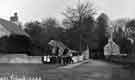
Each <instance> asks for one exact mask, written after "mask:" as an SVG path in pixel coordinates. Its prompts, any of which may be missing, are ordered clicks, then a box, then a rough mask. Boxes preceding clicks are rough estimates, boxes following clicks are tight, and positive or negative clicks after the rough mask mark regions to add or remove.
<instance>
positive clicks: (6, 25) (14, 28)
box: [0, 18, 29, 37]
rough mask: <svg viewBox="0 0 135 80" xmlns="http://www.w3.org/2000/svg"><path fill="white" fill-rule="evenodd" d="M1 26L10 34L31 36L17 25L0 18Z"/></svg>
mask: <svg viewBox="0 0 135 80" xmlns="http://www.w3.org/2000/svg"><path fill="white" fill-rule="evenodd" d="M0 25H1V26H3V27H4V28H5V29H6V30H7V31H8V32H9V33H10V34H16V35H24V36H27V37H29V35H28V34H27V33H26V32H25V31H24V30H23V29H21V28H20V27H19V26H17V24H15V23H12V22H10V21H7V20H4V19H1V18H0Z"/></svg>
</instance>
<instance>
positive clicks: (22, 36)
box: [0, 14, 31, 53]
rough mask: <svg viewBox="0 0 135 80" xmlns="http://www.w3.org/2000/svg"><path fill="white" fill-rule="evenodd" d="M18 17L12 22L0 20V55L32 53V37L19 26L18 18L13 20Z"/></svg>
mask: <svg viewBox="0 0 135 80" xmlns="http://www.w3.org/2000/svg"><path fill="white" fill-rule="evenodd" d="M16 17H17V14H15V17H12V19H11V20H10V21H8V20H5V19H1V18H0V53H30V51H29V48H30V44H31V39H30V36H29V35H28V34H27V33H26V32H25V31H24V30H23V29H22V28H21V27H20V26H19V25H18V24H19V22H18V21H17V20H18V18H17V19H13V18H16ZM12 20H13V21H12ZM17 22H18V23H17Z"/></svg>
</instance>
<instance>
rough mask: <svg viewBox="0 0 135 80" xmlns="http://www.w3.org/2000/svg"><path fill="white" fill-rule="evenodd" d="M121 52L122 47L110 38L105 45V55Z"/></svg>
mask: <svg viewBox="0 0 135 80" xmlns="http://www.w3.org/2000/svg"><path fill="white" fill-rule="evenodd" d="M119 54H120V47H119V46H118V45H117V44H116V43H115V42H114V41H113V40H112V39H109V40H108V43H107V45H105V47H104V55H105V57H109V56H111V55H119Z"/></svg>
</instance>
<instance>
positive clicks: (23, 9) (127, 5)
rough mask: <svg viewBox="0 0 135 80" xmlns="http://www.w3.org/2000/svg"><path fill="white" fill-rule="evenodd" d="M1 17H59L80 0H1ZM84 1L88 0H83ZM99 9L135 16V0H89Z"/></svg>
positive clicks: (30, 19)
mask: <svg viewBox="0 0 135 80" xmlns="http://www.w3.org/2000/svg"><path fill="white" fill-rule="evenodd" d="M0 1H1V2H0V10H1V11H0V17H1V18H4V19H9V17H10V16H11V15H13V13H14V12H18V14H19V18H20V21H22V22H26V21H32V20H39V19H45V18H47V17H50V16H51V17H57V18H58V19H62V17H61V13H62V11H63V10H64V9H65V8H66V6H68V5H72V6H73V5H75V4H76V2H77V1H78V0H0ZM81 1H83V2H85V1H88V0H81ZM89 1H91V2H93V3H94V5H95V7H96V8H98V11H99V12H101V11H103V12H105V13H106V14H107V15H108V16H109V17H110V18H111V19H115V18H119V17H130V18H134V17H135V0H89Z"/></svg>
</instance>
